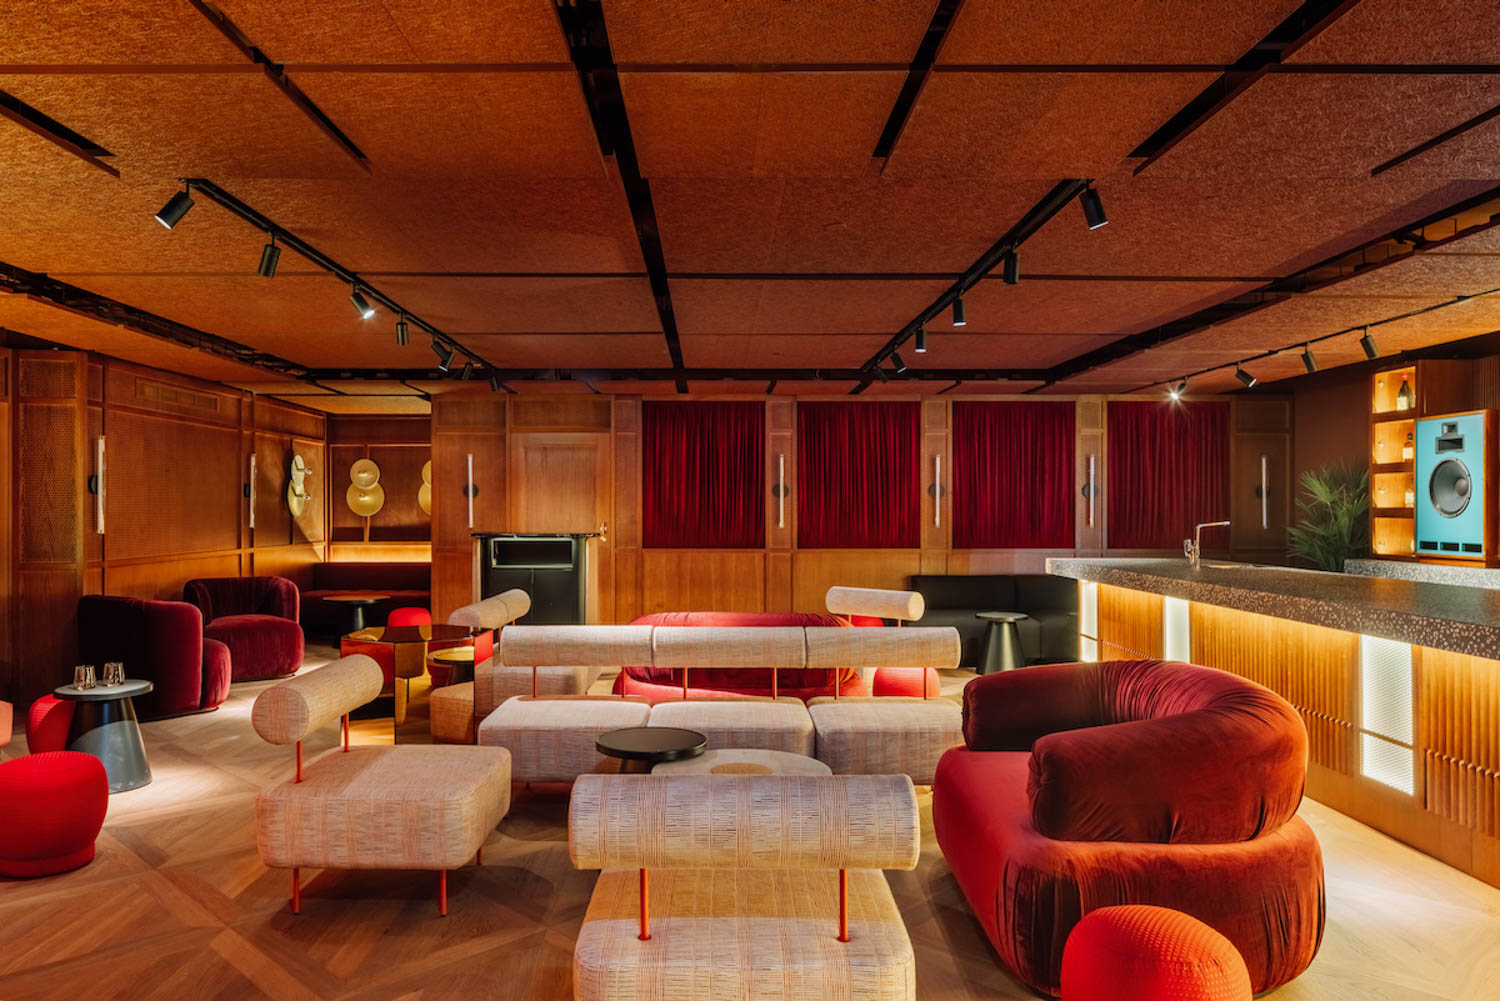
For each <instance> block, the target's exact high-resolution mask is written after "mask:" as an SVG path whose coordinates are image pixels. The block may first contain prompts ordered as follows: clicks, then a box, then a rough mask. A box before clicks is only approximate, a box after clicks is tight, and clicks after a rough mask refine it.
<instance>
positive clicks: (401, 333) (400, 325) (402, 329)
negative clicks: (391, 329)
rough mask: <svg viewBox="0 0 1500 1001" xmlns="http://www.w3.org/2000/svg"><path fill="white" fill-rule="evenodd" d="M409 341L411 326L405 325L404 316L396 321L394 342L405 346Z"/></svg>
mask: <svg viewBox="0 0 1500 1001" xmlns="http://www.w3.org/2000/svg"><path fill="white" fill-rule="evenodd" d="M410 343H411V328H410V327H408V326H407V325H406V317H404V316H403V317H402V318H401V319H399V320H397V321H396V344H397V345H399V346H400V347H403V348H404V347H406V345H408V344H410Z"/></svg>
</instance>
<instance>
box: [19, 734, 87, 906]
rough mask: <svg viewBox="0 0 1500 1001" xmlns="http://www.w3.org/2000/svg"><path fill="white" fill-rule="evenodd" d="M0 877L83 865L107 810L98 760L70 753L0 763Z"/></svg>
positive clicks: (31, 756) (47, 873) (54, 870)
mask: <svg viewBox="0 0 1500 1001" xmlns="http://www.w3.org/2000/svg"><path fill="white" fill-rule="evenodd" d="M0 803H4V804H6V807H7V809H6V814H7V817H8V819H7V821H6V822H5V823H4V824H0V876H18V877H28V876H50V875H52V874H53V873H57V872H67V871H68V870H69V869H77V868H78V867H79V866H81V865H86V864H88V862H89V860H90V859H92V858H93V857H94V839H95V838H97V837H98V836H99V830H100V829H101V828H102V827H103V826H104V814H105V813H106V812H107V811H108V810H109V779H108V778H107V777H106V776H105V774H104V766H103V765H102V764H100V763H99V759H98V758H95V757H93V756H91V755H88V754H79V753H78V752H76V751H48V752H43V753H41V754H28V755H26V756H25V757H24V758H15V759H13V760H11V761H6V762H3V763H0Z"/></svg>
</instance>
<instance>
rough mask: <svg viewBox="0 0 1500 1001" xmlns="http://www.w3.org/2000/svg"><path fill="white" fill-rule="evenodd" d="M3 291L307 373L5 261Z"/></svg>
mask: <svg viewBox="0 0 1500 1001" xmlns="http://www.w3.org/2000/svg"><path fill="white" fill-rule="evenodd" d="M0 291H3V292H8V293H11V294H14V295H26V296H31V297H32V298H34V299H40V300H42V301H44V302H47V303H50V304H52V305H54V306H61V307H62V308H63V309H67V310H71V311H72V312H74V313H78V314H80V315H82V316H87V317H89V318H90V319H94V320H99V321H100V322H102V323H108V324H112V325H114V326H123V327H128V328H130V329H131V330H135V331H139V332H140V333H143V334H148V335H150V336H152V337H158V338H160V339H162V340H165V341H171V342H172V343H174V344H179V345H181V346H183V347H186V348H194V349H196V350H199V351H206V352H208V353H209V354H211V355H215V356H217V357H220V358H228V359H230V360H231V361H237V362H240V363H242V364H245V365H253V366H255V367H257V368H262V369H265V370H267V371H269V372H275V373H276V374H278V375H282V376H287V377H289V378H293V379H301V378H304V377H305V376H306V374H307V369H306V367H305V366H302V365H298V364H296V363H295V362H290V361H288V360H286V359H285V358H281V357H279V356H277V355H273V354H267V353H266V352H264V351H256V350H255V349H254V348H248V347H246V346H245V345H243V344H239V343H236V342H235V341H231V340H229V339H227V338H224V337H219V336H218V335H217V334H209V333H205V332H204V331H202V330H199V329H197V328H196V327H189V326H187V325H186V324H183V323H177V322H176V321H174V320H168V319H167V318H166V317H163V316H157V315H156V314H155V313H148V312H146V311H145V310H144V309H136V308H135V307H134V306H127V305H125V304H124V303H121V302H117V301H115V300H114V299H111V298H109V297H107V296H102V295H95V294H94V293H93V292H90V291H88V290H87V289H81V288H79V287H78V286H76V285H69V284H68V283H67V282H60V281H58V280H57V279H55V278H49V277H48V276H47V275H44V274H38V273H37V272H34V271H27V270H26V269H25V268H18V267H16V266H15V265H14V264H6V263H4V262H3V261H0Z"/></svg>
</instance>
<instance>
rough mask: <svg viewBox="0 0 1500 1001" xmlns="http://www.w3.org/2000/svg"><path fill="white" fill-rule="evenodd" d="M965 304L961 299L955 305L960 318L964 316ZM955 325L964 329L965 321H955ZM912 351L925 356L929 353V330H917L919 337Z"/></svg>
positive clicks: (923, 328) (921, 328) (920, 328)
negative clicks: (963, 307)
mask: <svg viewBox="0 0 1500 1001" xmlns="http://www.w3.org/2000/svg"><path fill="white" fill-rule="evenodd" d="M963 304H964V301H963V300H962V299H960V300H958V302H956V303H954V308H955V310H957V312H958V314H959V315H960V316H962V315H963V309H962V308H961V307H962V306H963ZM953 325H954V326H955V327H962V326H963V321H962V320H955V321H954V323H953ZM911 349H912V350H913V351H915V352H916V353H917V354H919V355H925V354H926V353H927V328H926V327H918V328H917V335H916V338H915V343H913V344H912V348H911Z"/></svg>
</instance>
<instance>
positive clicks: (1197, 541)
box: [1182, 521, 1229, 570]
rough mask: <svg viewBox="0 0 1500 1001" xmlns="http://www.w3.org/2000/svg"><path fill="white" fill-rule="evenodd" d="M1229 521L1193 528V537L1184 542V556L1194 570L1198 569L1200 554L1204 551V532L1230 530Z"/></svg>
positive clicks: (1206, 522) (1213, 522)
mask: <svg viewBox="0 0 1500 1001" xmlns="http://www.w3.org/2000/svg"><path fill="white" fill-rule="evenodd" d="M1228 527H1229V522H1227V521H1205V522H1204V523H1203V524H1201V525H1195V526H1193V537H1192V538H1191V539H1183V540H1182V555H1184V556H1186V557H1187V561H1188V565H1189V566H1191V567H1192V568H1193V569H1194V570H1197V569H1198V558H1199V554H1200V553H1201V552H1202V551H1203V530H1204V529H1205V528H1228Z"/></svg>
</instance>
